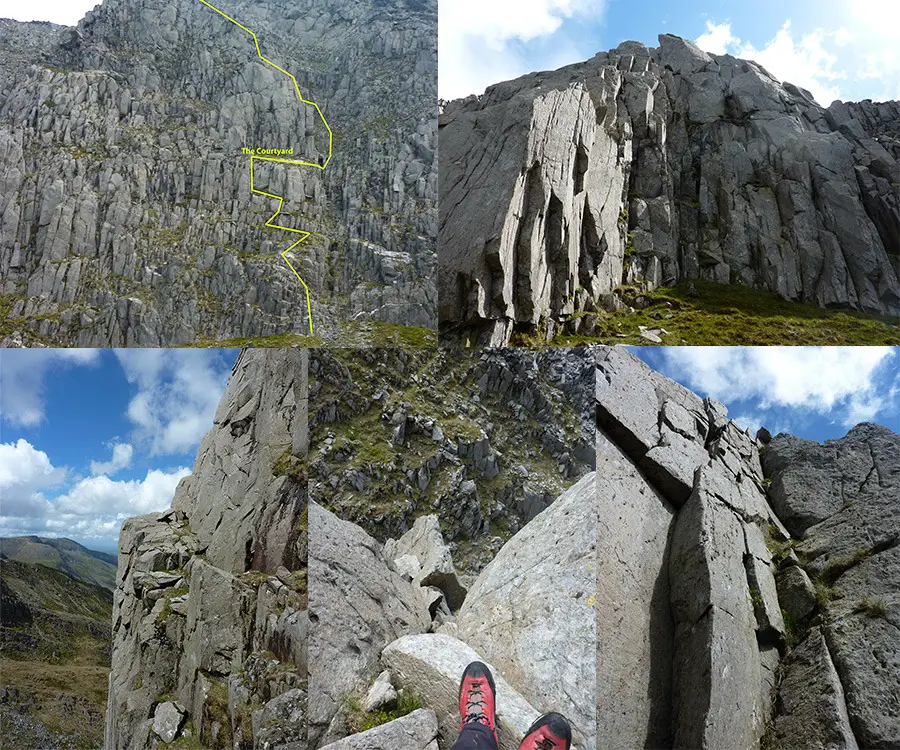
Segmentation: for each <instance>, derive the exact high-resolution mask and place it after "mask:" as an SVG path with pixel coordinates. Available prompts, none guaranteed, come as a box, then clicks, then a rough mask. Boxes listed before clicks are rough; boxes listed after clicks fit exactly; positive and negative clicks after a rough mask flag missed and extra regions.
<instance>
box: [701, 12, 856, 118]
mask: <svg viewBox="0 0 900 750" xmlns="http://www.w3.org/2000/svg"><path fill="white" fill-rule="evenodd" d="M852 38H853V35H852V34H851V33H850V32H849V31H848V30H847V29H846V28H844V27H841V28H838V29H834V30H830V31H828V30H825V29H814V30H813V31H811V32H808V33H806V34H796V35H795V34H794V32H793V31H792V29H791V22H790V20H787V21H785V22H784V25H783V26H782V27H781V28H780V29H779V30H778V33H776V34H775V36H774V38H772V39H771V40H770V41H769V42H768V44H766V45H765V46H764V47H761V48H757V47H755V46H754V45H753V44H752V43H750V42H745V41H741V39H740V38H739V37H738V36H736V35H735V34H734V33H733V32H732V29H731V24H730V23H721V24H717V23H714V22H711V21H707V22H706V33H704V34H701V35H700V36H699V37H697V46H698V47H700V49H702V50H705V51H707V52H712V53H713V54H719V55H721V54H725V53H726V52H727V53H730V54H732V55H735V56H736V57H742V58H744V59H747V60H753V61H754V62H757V63H759V64H760V65H762V66H763V67H764V68H765V69H766V70H768V71H769V73H771V74H772V75H773V76H775V77H776V78H778V79H779V80H780V81H789V82H790V83H793V84H795V85H797V86H801V87H802V88H805V89H808V90H809V92H810V93H811V94H812V95H813V96H814V97H815V99H816V101H817V102H819V104H821V105H823V106H826V107H827V106H828V105H829V104H831V102H832V101H834V100H835V99H840V97H841V89H840V86H839V85H838V84H837V83H836V82H837V81H839V80H841V79H845V78H847V75H848V74H847V72H846V71H845V70H844V69H843V68H839V67H838V56H837V55H836V54H834V52H832V51H829V49H827V47H828V46H838V47H843V46H846V45H847V44H848V43H849V41H850V40H851V39H852Z"/></svg>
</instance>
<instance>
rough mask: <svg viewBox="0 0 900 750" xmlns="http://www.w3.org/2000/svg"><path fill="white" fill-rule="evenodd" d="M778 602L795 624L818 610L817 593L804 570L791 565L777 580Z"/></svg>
mask: <svg viewBox="0 0 900 750" xmlns="http://www.w3.org/2000/svg"><path fill="white" fill-rule="evenodd" d="M775 580H776V582H777V584H778V601H779V602H780V603H781V606H782V607H783V608H784V611H785V612H787V613H788V614H789V615H790V616H791V619H793V621H794V622H795V623H799V622H800V621H801V620H803V619H804V618H805V617H806V616H807V615H808V614H809V613H810V612H812V611H813V610H814V609H815V608H816V591H815V589H814V588H813V585H812V581H810V580H809V576H808V575H807V574H806V571H805V570H803V568H801V567H799V566H797V565H791V566H790V567H787V568H785V569H784V570H782V571H780V572H779V573H778V574H777V576H776V578H775Z"/></svg>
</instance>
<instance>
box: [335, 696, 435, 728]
mask: <svg viewBox="0 0 900 750" xmlns="http://www.w3.org/2000/svg"><path fill="white" fill-rule="evenodd" d="M344 702H345V705H346V706H347V728H348V729H349V730H350V732H351V733H352V734H356V733H357V732H365V731H366V730H367V729H374V728H375V727H380V726H381V725H382V724H387V723H388V722H389V721H394V719H399V718H401V717H403V716H406V715H407V714H409V713H412V712H413V711H415V710H416V709H419V708H422V701H421V699H420V698H419V696H418V695H416V694H415V693H412V692H410V691H409V690H401V691H399V693H398V695H397V703H396V706H395V707H394V708H392V709H390V710H388V709H385V708H376V709H375V710H374V711H370V712H368V713H367V712H365V711H363V708H362V698H360V697H359V696H358V695H355V694H350V695H348V696H347V697H346V698H345V700H344Z"/></svg>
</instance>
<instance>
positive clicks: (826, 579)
mask: <svg viewBox="0 0 900 750" xmlns="http://www.w3.org/2000/svg"><path fill="white" fill-rule="evenodd" d="M873 551H874V550H873V549H872V548H871V547H860V548H859V549H858V550H856V551H855V552H853V553H852V554H850V555H846V556H844V557H835V558H834V559H832V560H829V561H828V562H827V563H825V565H824V566H823V567H822V571H821V572H820V573H819V580H820V581H822V582H823V583H824V584H826V585H828V586H830V585H832V584H833V583H834V582H835V581H837V579H838V578H840V577H841V576H842V575H844V573H846V572H847V571H848V570H850V568H852V567H854V566H856V565H859V564H860V563H861V562H862V561H863V560H865V559H866V558H868V557H871V556H872V552H873Z"/></svg>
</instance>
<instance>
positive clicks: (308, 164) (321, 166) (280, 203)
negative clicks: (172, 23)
mask: <svg viewBox="0 0 900 750" xmlns="http://www.w3.org/2000/svg"><path fill="white" fill-rule="evenodd" d="M200 2H201V3H203V4H204V5H205V6H206V7H207V8H210V9H211V10H214V11H215V12H216V13H218V14H219V15H220V16H222V18H225V19H227V20H228V21H231V23H233V24H234V25H235V26H238V27H240V28H241V29H243V30H244V31H246V32H247V33H248V34H249V35H250V36H252V37H253V43H254V44H255V45H256V54H257V56H258V57H259V59H260V60H262V61H263V62H264V63H266V64H267V65H271V66H272V67H273V68H275V69H276V70H278V71H280V72H281V73H284V74H285V75H286V76H287V77H288V78H290V79H291V80H292V81H293V82H294V89H295V90H296V92H297V98H298V99H300V102H301V103H303V104H309V105H311V106H313V107H315V110H316V112H317V113H318V115H319V119H321V120H322V123H323V124H324V125H325V127H326V128H327V130H328V157H327V158H326V159H325V163H324V164H318V163H317V162H311V161H304V160H302V159H276V158H274V157H271V156H255V155H254V156H251V157H250V192H251V193H256V194H257V195H264V196H266V197H267V198H274V199H275V200H277V201H278V208H277V210H276V211H275V213H274V214H272V217H271V218H270V219H269V220H268V221H267V222H266V224H265V225H266V226H267V227H269V228H270V229H283V230H284V231H286V232H294V233H295V234H299V235H301V237H300V239H299V240H297V241H296V242H295V243H294V244H293V245H291V246H290V247H289V248H288V249H287V250H285V251H284V252H282V253H281V257H282V259H283V260H284V262H285V263H287V265H288V268H290V269H291V270H292V271H293V272H294V276H296V277H297V279H298V280H299V281H300V283H301V284H302V285H303V289H304V290H305V291H306V311H307V314H308V316H309V332H310V334H312V332H313V323H312V301H311V299H310V293H309V287H308V286H307V285H306V282H305V281H304V280H303V277H302V276H301V275H300V274H299V273H298V272H297V269H296V268H294V266H293V264H292V263H291V262H290V261H289V260H288V257H287V254H288V253H289V252H290V251H291V250H293V249H294V248H295V247H297V246H298V245H300V244H301V243H303V242H306V240H307V238H308V237H309V236H310V234H311V232H305V231H303V230H302V229H292V228H291V227H284V226H281V225H280V224H273V223H272V222H273V221H275V219H276V218H277V217H278V215H279V214H280V213H281V209H282V207H283V206H284V196H282V195H273V194H272V193H267V192H265V191H264V190H257V189H256V188H255V187H254V186H253V162H254V161H273V162H278V163H280V164H294V165H298V166H302V167H315V168H316V169H322V170H324V169H325V167H327V166H328V163H329V162H330V161H331V155H332V149H333V146H334V133H332V131H331V127H330V126H329V125H328V120H326V119H325V115H323V114H322V110H321V109H319V105H318V104H316V103H315V102H314V101H311V100H309V99H304V98H303V94H302V93H300V84H299V83H297V79H296V78H295V77H294V76H293V75H291V74H290V73H288V72H287V71H286V70H285V69H284V68H281V67H279V66H278V65H276V64H275V63H273V62H272V61H271V60H269V59H268V58H266V57H265V56H263V53H262V50H261V49H260V48H259V39H257V38H256V34H254V33H253V32H252V31H251V30H250V29H248V28H247V27H246V26H244V25H243V24H242V23H239V22H238V21H235V20H234V19H233V18H232V17H231V16H229V15H228V14H226V13H223V12H222V11H221V10H219V9H218V8H217V7H216V6H215V5H213V4H211V3H208V2H207V1H206V0H200Z"/></svg>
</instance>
